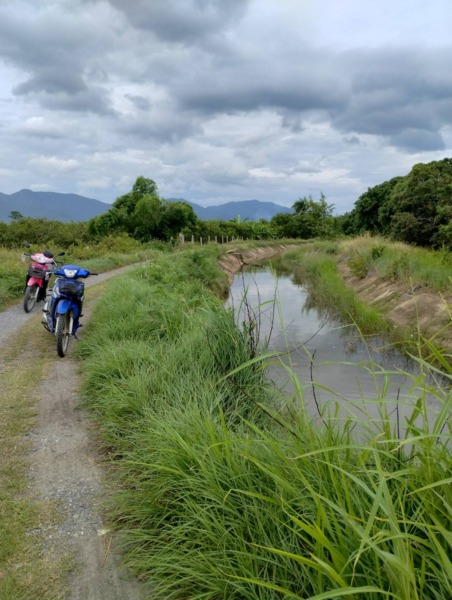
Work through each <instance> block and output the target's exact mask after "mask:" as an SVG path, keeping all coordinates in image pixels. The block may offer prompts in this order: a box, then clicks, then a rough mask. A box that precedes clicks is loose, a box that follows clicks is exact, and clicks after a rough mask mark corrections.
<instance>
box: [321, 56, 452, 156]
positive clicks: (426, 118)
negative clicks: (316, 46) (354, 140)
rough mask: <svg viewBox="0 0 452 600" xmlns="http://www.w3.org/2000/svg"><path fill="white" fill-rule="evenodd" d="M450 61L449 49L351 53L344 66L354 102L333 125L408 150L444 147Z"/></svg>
mask: <svg viewBox="0 0 452 600" xmlns="http://www.w3.org/2000/svg"><path fill="white" fill-rule="evenodd" d="M450 50H451V51H452V48H451V49H450ZM449 58H450V56H449V57H448V53H447V52H444V50H443V51H442V52H441V53H439V52H437V51H431V50H430V51H424V52H422V53H421V52H420V51H411V52H410V53H408V52H406V51H397V50H388V49H384V50H380V51H376V50H374V51H372V52H369V51H368V52H361V53H360V55H359V56H358V55H351V54H349V55H348V56H346V60H345V64H344V65H343V67H345V68H346V67H347V64H348V65H349V68H348V71H349V72H350V74H351V79H350V100H349V102H348V103H347V106H346V108H345V110H338V111H337V112H336V113H335V114H332V121H333V124H334V125H335V126H337V127H338V128H339V129H340V130H342V131H345V132H349V133H366V134H372V135H379V136H382V137H386V138H387V139H388V140H389V141H390V143H391V144H392V145H396V146H398V147H400V148H402V149H405V150H410V151H423V150H442V149H444V147H445V144H444V140H443V139H442V136H441V134H440V129H441V127H442V126H443V125H444V124H446V123H447V122H448V120H449V119H450V117H451V116H452V76H451V71H450V67H449V64H450V61H449ZM432 65H435V67H436V68H435V69H432ZM342 70H345V69H342Z"/></svg>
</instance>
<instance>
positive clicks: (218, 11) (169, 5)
mask: <svg viewBox="0 0 452 600" xmlns="http://www.w3.org/2000/svg"><path fill="white" fill-rule="evenodd" d="M249 1H250V0H227V2H225V1H224V0H171V2H168V0H152V2H149V1H148V0H127V2H125V1H124V0H109V2H110V3H111V4H112V5H113V6H115V7H116V8H117V9H118V10H120V11H122V12H124V13H125V14H126V15H127V18H128V19H129V21H130V23H131V24H132V25H133V26H134V27H137V28H139V29H145V30H148V31H151V32H152V33H153V34H154V35H155V36H156V37H157V38H159V39H160V40H163V41H167V42H176V43H177V42H179V43H190V42H196V44H199V43H200V41H201V40H202V39H203V38H206V37H210V36H211V35H212V34H215V33H216V32H219V31H221V30H224V29H226V28H227V27H228V26H229V25H231V24H232V23H234V22H236V21H237V20H238V19H240V18H241V17H242V15H243V14H244V13H245V12H246V9H247V5H248V3H249Z"/></svg>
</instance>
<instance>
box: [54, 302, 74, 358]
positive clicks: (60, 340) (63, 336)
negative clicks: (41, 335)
mask: <svg viewBox="0 0 452 600" xmlns="http://www.w3.org/2000/svg"><path fill="white" fill-rule="evenodd" d="M72 324H73V317H72V312H71V311H69V312H67V313H65V314H64V315H58V316H57V320H56V327H55V336H56V347H57V352H58V356H61V358H63V357H64V356H65V355H66V352H67V348H68V345H69V338H70V336H71V333H72Z"/></svg>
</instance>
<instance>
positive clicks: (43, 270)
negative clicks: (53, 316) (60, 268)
mask: <svg viewBox="0 0 452 600" xmlns="http://www.w3.org/2000/svg"><path fill="white" fill-rule="evenodd" d="M25 246H26V247H27V248H30V244H29V243H28V242H25ZM63 254H64V252H59V253H58V254H57V256H63ZM27 258H30V259H31V265H30V266H29V267H28V272H27V276H26V279H25V290H24V310H25V312H26V313H29V312H30V311H32V310H33V307H34V305H35V304H36V302H39V301H40V300H45V297H46V293H47V286H48V285H49V280H50V277H51V275H52V273H53V269H54V267H55V266H56V265H57V264H58V263H57V261H56V260H55V259H54V257H53V253H52V252H50V250H44V251H43V252H36V253H34V254H26V253H25V252H24V253H23V254H22V262H25V261H26V260H27Z"/></svg>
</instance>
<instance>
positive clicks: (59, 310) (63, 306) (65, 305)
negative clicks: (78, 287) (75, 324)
mask: <svg viewBox="0 0 452 600" xmlns="http://www.w3.org/2000/svg"><path fill="white" fill-rule="evenodd" d="M69 309H72V314H73V315H74V319H76V318H77V317H78V306H77V305H76V304H74V303H73V302H71V301H70V300H60V301H59V302H58V306H57V307H56V310H55V314H56V315H64V314H66V313H67V312H68V311H69Z"/></svg>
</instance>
